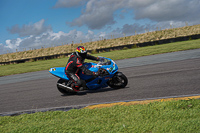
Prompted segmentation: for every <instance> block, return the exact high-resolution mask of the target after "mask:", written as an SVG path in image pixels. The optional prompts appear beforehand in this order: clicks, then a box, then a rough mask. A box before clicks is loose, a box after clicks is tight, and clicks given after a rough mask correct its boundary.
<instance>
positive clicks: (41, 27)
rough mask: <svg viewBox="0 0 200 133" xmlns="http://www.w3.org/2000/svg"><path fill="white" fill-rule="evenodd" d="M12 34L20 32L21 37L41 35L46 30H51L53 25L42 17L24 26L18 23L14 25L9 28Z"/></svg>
mask: <svg viewBox="0 0 200 133" xmlns="http://www.w3.org/2000/svg"><path fill="white" fill-rule="evenodd" d="M7 30H8V31H9V32H10V33H11V34H18V35H19V36H20V37H25V36H30V35H36V36H37V35H40V34H42V33H44V32H47V31H51V30H52V28H51V26H50V25H49V26H46V25H45V20H44V19H42V20H40V21H38V22H36V23H34V24H28V25H23V26H22V28H20V27H19V25H18V24H16V25H14V26H13V27H12V28H8V29H7Z"/></svg>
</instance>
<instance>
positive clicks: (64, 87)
mask: <svg viewBox="0 0 200 133" xmlns="http://www.w3.org/2000/svg"><path fill="white" fill-rule="evenodd" d="M57 86H58V87H60V88H62V89H64V90H67V91H74V90H73V89H72V88H71V87H68V86H65V85H63V84H60V83H57Z"/></svg>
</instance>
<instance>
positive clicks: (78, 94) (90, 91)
mask: <svg viewBox="0 0 200 133" xmlns="http://www.w3.org/2000/svg"><path fill="white" fill-rule="evenodd" d="M126 88H129V87H128V86H127V87H125V88H120V89H126ZM120 89H113V88H110V87H108V88H105V89H98V90H85V91H80V92H78V93H76V94H72V95H64V94H63V95H61V96H63V97H65V96H82V95H87V94H88V93H102V92H109V91H115V90H120Z"/></svg>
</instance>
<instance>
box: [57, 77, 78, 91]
mask: <svg viewBox="0 0 200 133" xmlns="http://www.w3.org/2000/svg"><path fill="white" fill-rule="evenodd" d="M68 82H69V81H67V80H63V79H59V80H58V82H57V88H58V90H59V91H60V92H61V93H62V94H64V95H74V94H76V93H77V92H76V91H74V90H71V89H68V88H66V86H67V83H68Z"/></svg>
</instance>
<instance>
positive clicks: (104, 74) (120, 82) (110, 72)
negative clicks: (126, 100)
mask: <svg viewBox="0 0 200 133" xmlns="http://www.w3.org/2000/svg"><path fill="white" fill-rule="evenodd" d="M83 65H84V66H85V67H86V68H87V69H89V70H90V71H93V72H99V73H100V75H99V76H98V77H95V76H92V75H84V74H82V72H81V71H79V72H78V75H79V77H80V79H81V81H82V83H83V86H84V88H85V89H87V90H97V89H102V88H105V87H108V86H110V87H111V88H113V89H120V88H125V87H126V85H127V83H128V79H127V77H126V76H125V75H124V74H123V73H122V72H119V71H118V66H117V64H116V63H115V62H114V61H113V60H112V59H109V58H105V57H100V61H99V62H98V63H93V62H90V63H84V64H83ZM49 72H50V73H51V74H52V75H54V76H56V77H58V78H59V80H58V81H57V88H58V90H59V91H60V92H61V93H63V94H64V95H70V94H76V93H77V92H78V91H80V90H74V89H73V88H72V87H71V83H72V80H70V79H69V78H68V77H67V76H66V74H65V67H54V68H50V69H49ZM85 89H84V90H85Z"/></svg>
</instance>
